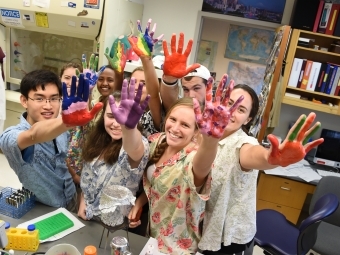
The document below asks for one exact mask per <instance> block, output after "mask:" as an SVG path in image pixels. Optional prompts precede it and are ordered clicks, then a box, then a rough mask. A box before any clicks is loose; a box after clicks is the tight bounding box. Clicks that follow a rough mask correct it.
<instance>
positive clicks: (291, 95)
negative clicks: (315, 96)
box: [285, 92, 301, 99]
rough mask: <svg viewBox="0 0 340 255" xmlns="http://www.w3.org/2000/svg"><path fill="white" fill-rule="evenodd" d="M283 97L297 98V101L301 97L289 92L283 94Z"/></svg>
mask: <svg viewBox="0 0 340 255" xmlns="http://www.w3.org/2000/svg"><path fill="white" fill-rule="evenodd" d="M285 96H286V97H292V98H297V99H300V97H301V95H298V94H294V93H290V92H286V93H285Z"/></svg>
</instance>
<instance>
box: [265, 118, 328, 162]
mask: <svg viewBox="0 0 340 255" xmlns="http://www.w3.org/2000/svg"><path fill="white" fill-rule="evenodd" d="M315 118H316V114H315V113H314V112H311V113H310V114H309V115H308V117H306V115H304V114H303V115H301V116H300V118H299V119H298V120H297V121H296V122H295V124H294V126H293V127H292V128H291V129H290V130H289V133H288V135H287V137H286V139H285V140H284V141H283V143H282V144H280V145H279V141H278V139H277V138H276V137H275V136H274V135H268V140H269V141H270V143H271V145H272V146H271V148H270V154H269V157H268V163H269V164H271V165H279V166H288V165H290V164H293V163H296V162H298V161H300V160H302V159H303V158H304V157H305V155H306V154H307V153H308V152H309V151H310V150H311V149H312V148H314V147H316V146H318V145H319V144H321V143H323V138H319V139H317V140H314V141H312V142H310V143H307V142H308V140H309V139H310V138H311V137H312V136H313V135H314V134H315V132H316V131H317V130H318V129H319V128H320V127H321V123H320V122H316V123H315V124H314V125H313V127H311V128H310V126H311V124H312V123H313V121H314V120H315Z"/></svg>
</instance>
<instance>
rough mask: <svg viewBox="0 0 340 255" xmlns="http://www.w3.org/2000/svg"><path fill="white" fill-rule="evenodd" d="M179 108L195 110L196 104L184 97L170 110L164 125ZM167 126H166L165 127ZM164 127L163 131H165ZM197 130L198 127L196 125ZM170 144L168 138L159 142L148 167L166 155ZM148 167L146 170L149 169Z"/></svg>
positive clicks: (189, 98)
mask: <svg viewBox="0 0 340 255" xmlns="http://www.w3.org/2000/svg"><path fill="white" fill-rule="evenodd" d="M178 106H188V107H190V108H192V109H193V107H194V103H193V100H192V98H191V97H183V98H181V99H178V100H177V101H176V102H175V103H174V104H173V105H172V106H171V108H170V109H169V111H168V113H167V114H166V116H165V121H164V123H165V122H166V121H167V119H168V118H169V116H170V113H171V112H172V110H173V109H175V108H176V107H178ZM164 126H165V125H164ZM164 126H163V131H164ZM195 127H196V128H195V129H197V125H195ZM168 146H169V145H168V143H167V142H166V137H164V138H162V141H159V143H158V144H157V146H156V148H155V150H154V153H153V154H152V156H151V157H150V159H149V162H148V164H147V167H149V166H150V165H152V164H155V163H157V162H158V161H159V159H160V158H161V157H162V155H163V154H164V152H165V150H166V148H168ZM147 167H146V169H147Z"/></svg>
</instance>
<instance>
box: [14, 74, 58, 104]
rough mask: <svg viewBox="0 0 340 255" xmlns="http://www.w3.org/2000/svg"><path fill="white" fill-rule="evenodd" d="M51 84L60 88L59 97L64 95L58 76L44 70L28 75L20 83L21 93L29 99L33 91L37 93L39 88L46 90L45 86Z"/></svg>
mask: <svg viewBox="0 0 340 255" xmlns="http://www.w3.org/2000/svg"><path fill="white" fill-rule="evenodd" d="M49 83H51V84H55V85H56V87H58V92H59V95H62V86H61V81H60V79H59V77H58V75H57V74H55V73H53V72H51V71H48V70H44V69H40V70H35V71H32V72H29V73H28V74H26V75H25V76H24V78H22V80H21V82H20V93H21V94H22V95H23V96H24V97H26V98H28V93H29V92H30V91H31V90H34V91H37V87H41V89H42V90H45V85H47V84H49Z"/></svg>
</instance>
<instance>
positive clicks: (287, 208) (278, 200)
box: [256, 173, 315, 224]
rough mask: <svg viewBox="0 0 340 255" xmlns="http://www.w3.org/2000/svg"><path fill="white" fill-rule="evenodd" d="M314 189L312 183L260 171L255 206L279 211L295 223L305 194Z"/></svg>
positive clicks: (311, 192) (259, 208)
mask: <svg viewBox="0 0 340 255" xmlns="http://www.w3.org/2000/svg"><path fill="white" fill-rule="evenodd" d="M314 190H315V186H314V185H312V184H308V183H303V182H299V181H294V180H290V179H286V178H282V177H278V176H275V175H267V174H264V173H261V174H260V176H259V182H258V188H257V206H256V208H257V210H262V209H273V210H276V211H279V212H281V213H282V214H283V215H285V216H286V218H287V219H288V220H289V221H291V222H292V223H294V224H296V223H297V221H298V219H299V216H300V213H301V210H302V207H303V204H304V202H305V200H306V197H307V194H313V193H314Z"/></svg>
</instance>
